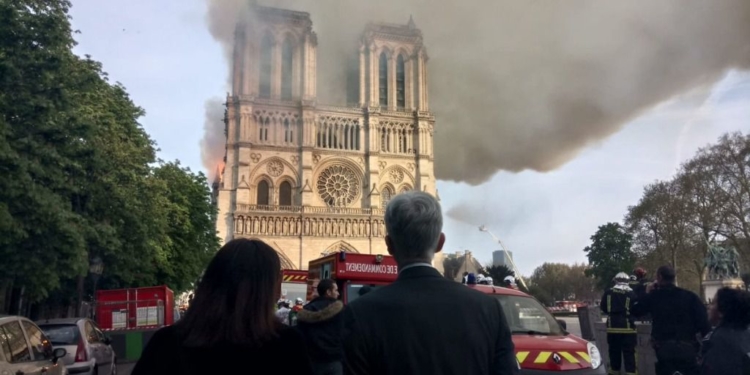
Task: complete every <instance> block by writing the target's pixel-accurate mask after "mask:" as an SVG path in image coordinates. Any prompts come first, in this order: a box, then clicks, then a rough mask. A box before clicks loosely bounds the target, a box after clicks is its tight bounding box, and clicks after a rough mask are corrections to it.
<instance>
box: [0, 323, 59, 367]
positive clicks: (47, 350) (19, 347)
mask: <svg viewBox="0 0 750 375" xmlns="http://www.w3.org/2000/svg"><path fill="white" fill-rule="evenodd" d="M66 354H67V353H66V351H65V349H63V348H58V349H54V348H53V347H52V344H51V342H50V340H49V339H48V338H47V336H46V335H45V334H44V332H42V330H41V329H39V327H38V326H37V325H36V324H34V322H32V321H31V320H28V319H26V318H24V317H20V316H0V374H13V375H31V374H33V375H40V374H45V375H65V374H66V372H65V366H64V365H63V364H62V361H58V360H59V359H60V358H63V357H64V356H65V355H66Z"/></svg>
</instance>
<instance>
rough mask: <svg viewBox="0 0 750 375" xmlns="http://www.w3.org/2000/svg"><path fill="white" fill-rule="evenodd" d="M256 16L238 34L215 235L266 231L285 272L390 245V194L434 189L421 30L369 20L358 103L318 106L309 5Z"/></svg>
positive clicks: (431, 126) (256, 9) (258, 234)
mask: <svg viewBox="0 0 750 375" xmlns="http://www.w3.org/2000/svg"><path fill="white" fill-rule="evenodd" d="M254 13H255V15H256V17H255V19H256V21H254V22H249V23H248V24H246V25H242V26H240V27H238V30H237V33H236V37H235V48H234V51H235V52H234V68H233V73H232V74H233V82H232V93H231V95H229V96H228V97H227V103H226V117H225V125H226V134H227V143H226V156H225V162H226V164H225V167H224V168H223V171H222V172H221V174H220V177H219V179H218V181H216V182H215V183H214V190H215V192H214V194H215V199H216V202H217V205H218V216H217V224H216V226H217V231H218V235H219V236H220V238H221V239H222V241H223V242H226V241H229V240H231V239H233V238H238V237H247V238H258V239H261V240H263V241H265V242H266V243H268V244H269V245H271V246H272V247H274V248H275V249H276V251H278V252H279V255H280V257H281V259H282V267H283V268H291V269H307V264H308V262H309V261H310V260H313V259H316V258H319V257H320V256H321V255H322V254H327V253H330V252H338V251H346V252H356V253H365V254H387V250H386V246H385V241H384V240H383V237H384V236H385V225H384V222H383V213H384V208H385V206H386V204H387V203H388V201H389V200H390V199H391V197H393V196H394V195H395V194H399V193H401V192H404V191H408V190H412V189H416V190H422V191H426V192H429V193H430V194H433V195H436V194H437V191H436V189H435V175H434V167H433V163H434V160H433V150H432V145H433V131H434V125H435V118H434V116H433V115H432V114H431V113H430V112H429V107H428V94H427V70H426V64H427V60H428V58H427V54H426V51H425V48H424V46H423V45H422V33H421V32H420V30H418V29H417V28H416V26H415V25H414V22H413V20H411V19H410V20H409V23H408V24H406V25H395V24H386V23H372V24H368V25H367V26H366V27H365V30H364V33H363V35H362V37H361V40H360V45H359V67H358V69H356V67H355V69H354V71H358V73H359V80H358V82H354V85H353V87H355V89H354V95H349V96H348V97H350V98H351V97H353V98H354V101H355V103H348V104H347V105H341V106H333V105H323V104H319V103H318V102H317V100H316V93H317V80H316V61H317V53H318V51H317V45H318V43H317V36H316V34H315V32H314V31H313V30H312V21H311V19H310V14H309V13H304V12H296V11H291V10H285V9H277V8H269V7H262V6H257V5H256V6H254ZM323 52H324V53H325V51H323ZM356 54H357V51H356V50H353V51H352V57H354V58H355V59H356ZM355 61H356V60H355ZM353 81H356V75H355V78H354V79H353ZM357 98H358V100H357Z"/></svg>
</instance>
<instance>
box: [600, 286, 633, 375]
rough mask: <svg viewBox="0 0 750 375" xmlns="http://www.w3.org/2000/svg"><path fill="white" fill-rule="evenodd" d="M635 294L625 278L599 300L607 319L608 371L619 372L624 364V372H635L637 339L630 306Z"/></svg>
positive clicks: (611, 372)
mask: <svg viewBox="0 0 750 375" xmlns="http://www.w3.org/2000/svg"><path fill="white" fill-rule="evenodd" d="M635 300H636V295H635V293H634V292H633V290H632V289H630V287H629V286H628V282H627V280H624V281H623V282H618V283H617V285H615V286H614V287H613V288H611V289H609V290H607V291H606V292H604V295H603V296H602V301H601V304H600V306H601V309H602V312H604V313H605V314H608V315H609V318H608V319H607V344H608V345H609V364H610V366H609V367H610V368H609V373H610V374H619V373H620V368H621V367H622V365H623V364H624V366H625V373H626V374H633V375H634V374H635V373H636V361H635V346H636V344H637V341H638V335H637V334H636V329H635V321H634V319H633V316H632V315H631V314H630V308H631V307H632V306H633V304H634V303H635Z"/></svg>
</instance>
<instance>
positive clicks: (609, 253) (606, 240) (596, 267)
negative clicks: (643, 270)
mask: <svg viewBox="0 0 750 375" xmlns="http://www.w3.org/2000/svg"><path fill="white" fill-rule="evenodd" d="M631 246H632V236H631V235H630V234H628V233H627V232H625V230H624V229H623V228H622V226H620V224H618V223H607V224H605V225H602V226H600V227H599V229H598V230H597V231H596V233H595V234H594V235H593V236H591V245H589V246H586V248H584V249H583V251H584V252H585V253H586V255H587V257H588V260H589V269H587V270H586V272H585V274H586V275H587V276H593V277H594V278H596V280H597V282H596V286H597V288H598V289H599V290H604V289H606V288H607V286H608V285H609V284H610V283H611V281H612V279H613V278H614V277H615V275H616V274H617V273H618V272H623V271H624V272H629V271H630V270H632V269H633V266H634V265H635V260H636V258H635V255H634V254H633V250H632V249H631Z"/></svg>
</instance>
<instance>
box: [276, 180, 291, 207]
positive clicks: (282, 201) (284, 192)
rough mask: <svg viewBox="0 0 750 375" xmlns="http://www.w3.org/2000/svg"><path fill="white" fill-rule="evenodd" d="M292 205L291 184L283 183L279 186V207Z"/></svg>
mask: <svg viewBox="0 0 750 375" xmlns="http://www.w3.org/2000/svg"><path fill="white" fill-rule="evenodd" d="M291 205H292V184H290V183H289V182H287V181H284V182H282V183H281V185H279V206H291Z"/></svg>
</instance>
